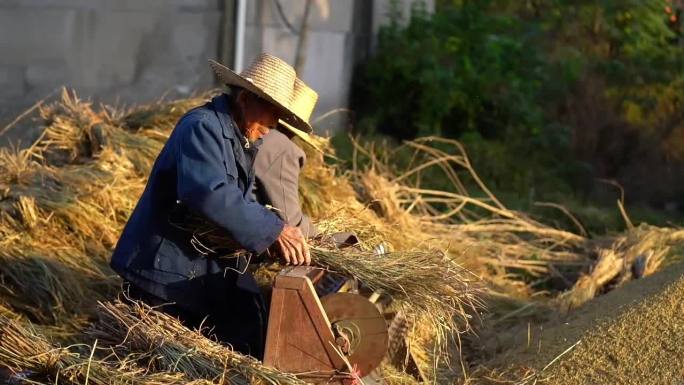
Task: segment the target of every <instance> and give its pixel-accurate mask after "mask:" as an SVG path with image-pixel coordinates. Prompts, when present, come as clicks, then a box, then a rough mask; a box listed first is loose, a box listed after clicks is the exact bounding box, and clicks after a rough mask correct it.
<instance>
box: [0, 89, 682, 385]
mask: <svg viewBox="0 0 684 385" xmlns="http://www.w3.org/2000/svg"><path fill="white" fill-rule="evenodd" d="M206 99H207V95H203V96H200V97H197V98H191V99H185V100H180V101H174V102H167V103H157V104H153V105H149V106H143V107H136V108H134V109H132V110H128V111H118V110H115V109H112V108H110V107H106V106H103V107H100V108H94V107H93V106H92V105H91V104H90V103H88V102H84V101H81V100H79V99H78V98H77V97H76V96H75V95H74V94H73V93H71V92H68V91H66V90H65V91H64V92H63V94H62V98H61V100H60V101H58V102H56V103H53V104H51V105H49V106H47V107H43V108H42V109H41V111H40V118H39V122H41V124H43V125H44V126H45V130H44V131H43V134H42V135H41V136H40V138H39V139H38V140H37V141H36V142H35V143H34V144H33V145H32V146H30V147H28V148H25V149H21V150H19V149H0V317H2V318H0V320H1V324H0V325H1V326H0V327H1V328H2V329H1V330H2V331H1V332H0V333H2V336H3V339H2V342H0V363H3V364H5V365H7V366H9V367H10V368H12V369H13V370H16V371H20V370H31V371H32V372H36V373H40V374H41V375H42V376H43V378H44V379H45V381H49V382H50V383H55V382H56V381H55V379H56V378H57V376H58V375H59V378H60V379H62V380H63V381H64V382H68V383H72V382H73V383H76V382H79V383H83V382H93V383H147V384H153V383H158V384H167V383H168V384H170V383H186V382H191V381H200V382H202V381H208V382H212V383H244V382H246V381H257V382H268V383H297V381H299V380H297V379H296V378H294V377H291V376H288V375H286V374H283V373H277V372H274V371H270V370H269V369H267V368H264V367H262V366H260V364H259V363H258V362H255V361H254V360H251V359H249V358H248V357H244V356H240V355H238V354H237V353H234V352H232V351H230V350H229V349H226V348H225V347H223V346H220V345H217V344H215V343H213V342H211V341H209V340H207V339H206V338H204V337H201V336H200V334H198V333H197V332H196V331H190V330H187V329H185V328H183V327H182V326H181V325H180V324H178V322H177V321H175V320H173V319H171V318H169V317H166V316H164V315H163V314H160V313H158V312H156V311H154V310H153V309H149V308H146V307H145V306H143V305H124V304H121V303H116V302H115V303H111V302H107V301H111V300H112V299H113V298H115V296H116V293H117V291H118V284H119V281H118V278H117V277H116V276H115V275H114V274H113V273H112V272H111V271H110V270H109V268H108V266H107V261H108V258H109V256H110V254H111V250H112V248H113V246H114V245H115V242H116V240H117V238H118V236H119V233H120V231H121V229H122V227H123V225H124V223H125V221H126V219H127V217H128V215H129V214H130V211H131V210H132V209H133V207H134V205H135V203H136V202H137V199H138V197H139V195H140V194H141V192H142V189H143V188H144V184H145V178H146V177H147V175H148V172H149V169H150V168H151V166H152V163H153V161H154V159H155V157H156V154H157V153H158V151H159V150H160V148H161V147H162V145H163V143H164V141H165V140H166V138H167V137H168V135H169V133H170V131H171V129H172V128H173V126H174V124H175V122H176V121H177V120H178V118H179V117H180V116H181V115H182V114H183V113H184V112H185V111H187V110H188V109H190V108H191V107H194V106H197V105H200V104H202V103H203V102H204V101H205V100H206ZM321 141H322V142H321V147H322V148H325V149H326V151H327V155H332V153H331V152H330V150H329V149H328V145H327V143H326V142H325V141H323V140H322V139H321ZM305 148H306V147H305ZM307 151H308V152H309V154H308V155H309V156H308V158H309V161H308V163H307V167H306V168H305V170H304V173H303V175H302V180H301V186H300V193H301V194H302V201H303V204H304V207H305V211H307V212H308V213H309V214H310V215H311V216H312V218H313V219H314V221H315V222H317V224H318V225H319V228H320V229H322V231H323V233H324V234H331V233H333V232H337V231H354V232H355V233H357V234H358V235H359V238H360V239H361V241H362V243H361V245H360V247H358V248H355V249H344V250H337V249H335V248H334V247H332V246H330V244H328V243H327V242H326V241H325V240H324V239H321V240H317V241H316V242H317V243H316V247H315V248H314V251H313V254H314V259H315V261H316V262H317V263H318V264H319V265H321V266H324V267H326V268H328V269H330V270H335V271H338V272H342V273H345V274H348V275H353V276H356V277H358V278H359V279H360V280H361V281H362V282H363V283H364V284H365V285H367V286H368V287H370V288H372V289H376V290H380V291H382V292H384V293H386V294H388V295H391V296H392V297H393V298H394V300H395V305H396V306H398V307H400V308H401V309H402V311H403V312H404V313H406V315H407V317H409V318H411V319H412V320H413V325H416V326H415V327H414V328H413V330H412V331H411V334H410V338H411V345H412V349H413V351H414V352H415V353H416V354H415V356H416V359H417V360H418V361H419V362H418V364H419V365H420V366H421V369H422V370H423V372H424V373H426V374H427V375H428V377H429V378H430V379H434V380H436V381H438V382H454V380H455V379H457V378H462V377H463V376H464V375H465V373H466V372H467V370H468V366H469V365H470V364H471V363H469V362H466V361H465V360H466V358H464V357H463V356H462V354H463V352H464V350H463V346H462V340H461V336H462V335H463V333H466V332H467V331H468V330H470V328H471V327H472V326H473V323H472V319H473V317H477V316H478V315H479V313H480V307H479V297H480V296H479V292H480V290H481V288H482V286H481V285H480V284H479V282H480V281H484V282H486V283H487V284H488V286H487V289H488V291H489V292H490V293H496V295H498V296H500V297H501V296H503V297H510V296H516V297H519V298H529V295H530V294H532V293H534V292H535V291H536V290H537V287H538V286H542V285H544V284H545V283H547V282H549V281H551V280H554V281H558V280H560V281H561V282H564V284H565V285H564V288H568V289H570V288H572V287H573V286H575V285H577V287H584V286H582V285H584V284H582V283H581V282H582V281H583V280H582V279H580V281H579V282H578V278H579V277H580V276H582V275H583V274H584V275H587V276H589V277H592V278H591V282H593V283H592V284H591V285H589V286H591V287H592V289H591V290H589V292H588V294H587V292H586V290H585V291H584V294H583V296H582V298H583V299H582V301H584V300H585V299H586V298H588V297H591V296H593V295H596V294H600V293H602V292H603V291H605V290H607V289H609V288H612V287H615V286H617V285H619V284H621V283H622V282H624V281H626V280H629V279H630V278H631V276H630V275H629V274H627V273H626V271H627V270H621V271H620V272H619V273H618V274H615V275H614V276H611V277H610V278H609V279H606V278H601V277H603V275H605V274H603V273H601V274H599V272H604V271H606V270H610V269H606V268H605V267H601V266H608V267H612V266H616V265H617V263H614V262H610V261H611V260H609V259H607V258H608V257H606V255H609V254H610V253H612V254H613V255H615V256H617V258H618V259H621V260H622V261H623V265H624V266H627V265H628V264H633V263H634V262H635V261H637V260H638V261H640V262H639V263H641V264H644V266H646V267H647V268H646V269H645V270H644V274H648V273H650V272H652V271H654V270H656V269H657V268H658V266H659V265H660V263H661V262H662V261H663V259H664V258H665V256H666V255H667V254H668V253H669V252H670V251H671V250H670V247H671V245H672V244H673V242H677V241H679V240H680V239H681V234H680V233H679V232H678V231H677V230H674V229H656V228H649V227H638V228H635V229H634V230H632V231H631V232H630V233H628V234H626V235H624V236H619V237H613V238H604V239H600V240H590V239H587V237H586V236H585V235H583V234H584V233H583V231H582V230H581V229H578V231H577V232H571V231H567V230H561V229H557V228H554V227H550V226H547V225H544V224H543V223H541V222H539V221H537V220H535V219H534V218H531V217H530V216H528V215H526V214H524V213H520V212H515V211H513V210H510V209H508V208H506V206H505V205H503V204H502V203H501V202H500V201H499V200H498V199H497V198H496V197H495V196H494V195H493V194H492V193H491V192H490V191H489V190H488V188H487V187H486V185H485V184H484V183H483V181H481V180H480V178H479V177H478V176H477V174H476V173H475V171H474V170H473V168H472V166H471V164H470V162H469V160H468V157H467V155H466V153H465V151H464V149H463V148H462V147H461V146H460V144H459V143H457V142H454V141H450V140H445V139H440V138H424V139H419V140H417V141H414V142H408V143H406V144H404V145H403V146H401V147H400V148H398V149H389V148H383V147H374V146H370V145H365V144H363V143H356V146H355V155H354V157H353V159H352V162H351V164H349V165H346V166H345V168H346V170H347V171H345V172H344V173H342V172H341V171H340V170H341V169H339V168H337V167H333V166H330V165H329V164H328V163H329V162H326V161H325V159H324V157H323V156H322V155H321V154H319V153H316V152H313V151H309V149H308V148H307ZM401 154H409V156H399V155H401ZM394 159H409V161H408V162H407V163H404V164H399V163H397V162H396V161H394ZM390 160H392V161H390ZM434 181H442V182H446V185H445V184H442V185H440V186H434V185H433V182H434ZM379 243H384V244H386V245H388V246H389V247H388V248H389V250H390V252H389V253H387V254H384V255H375V254H374V253H373V251H372V250H373V247H374V246H376V245H377V244H379ZM615 260H616V259H615V258H613V259H612V261H615ZM597 261H598V265H597V267H596V268H594V269H593V270H592V268H591V267H592V266H594V265H595V264H596V263H597ZM601 261H608V262H601ZM609 262H610V263H609ZM470 271H472V272H474V274H473V273H471V272H470ZM611 271H612V270H611ZM611 274H612V273H611ZM594 276H596V277H595V278H594ZM598 276H601V277H598ZM587 279H589V278H587ZM587 279H584V281H586V280H587ZM579 291H580V289H577V292H579ZM568 295H570V294H568ZM525 301H527V300H525ZM98 302H102V305H100V306H99V307H98V305H97V304H98ZM523 302H524V301H523ZM579 302H581V301H579ZM579 302H578V301H575V303H579ZM522 306H526V305H522ZM491 310H493V312H492V314H496V311H497V309H491ZM96 319H99V320H100V322H97V323H96V326H92V325H93V322H95V320H96ZM29 321H30V322H31V323H33V324H34V325H35V327H32V326H30V325H29V323H28V322H29ZM87 325H90V326H91V333H90V334H88V335H84V334H83V333H82V332H81V331H82V329H83V328H84V326H87ZM8 338H9V339H8ZM94 338H97V340H98V341H100V342H99V343H100V345H99V347H97V348H96V346H95V345H94V344H95V341H94V340H93V339H94ZM32 341H35V343H33V342H32ZM75 342H82V343H86V345H82V344H81V345H70V347H68V348H60V347H59V346H60V344H65V343H66V344H71V343H75ZM449 342H457V343H456V344H449ZM42 353H45V354H42ZM453 359H457V360H458V361H460V362H459V364H460V365H455V363H454V362H452V361H453ZM143 368H144V369H143ZM391 372H392V370H390V369H387V372H386V373H388V375H387V376H388V377H387V378H388V381H392V382H394V383H411V382H415V380H414V379H412V378H410V377H407V376H405V375H404V374H402V373H394V374H393V375H390V374H389V373H391ZM84 376H85V377H84ZM86 378H88V380H86Z"/></svg>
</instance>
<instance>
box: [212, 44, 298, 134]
mask: <svg viewBox="0 0 684 385" xmlns="http://www.w3.org/2000/svg"><path fill="white" fill-rule="evenodd" d="M209 65H211V68H212V69H213V70H214V73H216V76H217V77H218V78H219V80H220V81H221V82H223V83H224V84H226V85H228V86H236V87H240V88H243V89H245V90H247V91H250V92H252V93H254V94H255V95H257V96H259V97H260V98H262V99H264V100H266V101H268V102H269V103H272V104H273V105H275V106H276V107H278V108H279V109H280V110H281V112H282V115H281V117H280V118H281V120H282V121H285V122H287V123H288V124H290V125H291V126H294V127H296V128H298V129H300V130H303V131H305V132H311V131H312V129H311V125H309V123H308V122H307V121H305V120H302V119H301V118H300V117H299V116H298V115H296V114H295V113H293V111H292V109H291V108H290V107H291V106H290V102H291V100H292V94H293V90H294V86H295V81H296V80H297V75H296V74H295V70H294V68H292V67H291V66H290V65H289V64H287V63H286V62H284V61H283V60H281V59H279V58H277V57H275V56H272V55H269V54H266V53H262V54H261V55H259V57H257V58H256V60H254V62H253V63H252V65H251V66H249V67H248V68H247V69H245V70H244V71H242V72H241V73H240V74H237V73H235V72H234V71H232V70H231V69H230V68H228V67H226V66H224V65H222V64H220V63H218V62H216V61H214V60H209Z"/></svg>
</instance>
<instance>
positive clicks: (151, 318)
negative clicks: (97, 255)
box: [91, 302, 305, 385]
mask: <svg viewBox="0 0 684 385" xmlns="http://www.w3.org/2000/svg"><path fill="white" fill-rule="evenodd" d="M100 309H101V311H100V322H99V323H98V324H97V326H96V330H94V331H92V332H91V333H92V334H93V335H94V336H95V337H98V338H99V339H100V340H101V341H103V342H106V343H107V344H108V345H110V346H113V347H114V348H115V349H116V350H118V351H124V352H126V353H128V354H138V355H140V358H139V359H144V360H145V361H147V364H148V367H150V368H153V370H155V371H158V372H171V373H174V372H178V373H183V374H184V375H185V376H186V377H187V378H189V379H192V380H201V379H204V380H208V381H211V382H212V383H215V384H291V385H303V384H305V382H304V381H303V380H300V379H298V378H297V377H296V376H294V375H291V374H286V373H282V372H279V371H277V370H275V369H273V368H270V367H266V366H264V365H262V364H261V363H260V362H259V361H257V360H256V359H254V358H252V357H250V356H245V355H242V354H240V353H237V352H234V351H233V350H232V349H231V348H230V347H228V346H224V345H221V344H218V343H216V342H214V341H212V340H210V339H208V338H206V337H205V336H204V335H202V334H201V333H200V332H199V331H191V330H188V329H187V328H186V327H184V326H183V325H182V324H181V323H180V322H179V321H178V320H177V319H175V318H173V317H171V316H169V315H167V314H165V313H161V312H158V311H155V310H154V309H152V308H151V307H149V306H147V305H145V304H143V303H134V304H132V305H127V304H124V303H122V302H115V303H104V304H101V308H100Z"/></svg>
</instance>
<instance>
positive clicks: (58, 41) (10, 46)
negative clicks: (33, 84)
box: [0, 7, 76, 66]
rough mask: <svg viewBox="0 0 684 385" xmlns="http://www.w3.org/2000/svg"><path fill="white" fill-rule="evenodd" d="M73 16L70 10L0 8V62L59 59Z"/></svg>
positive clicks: (64, 50)
mask: <svg viewBox="0 0 684 385" xmlns="http://www.w3.org/2000/svg"><path fill="white" fill-rule="evenodd" d="M75 16H76V11H74V10H70V9H46V10H43V9H31V8H16V9H10V8H6V7H3V8H0V65H14V66H19V65H24V64H26V63H30V62H36V61H55V60H63V58H64V57H65V56H67V55H68V54H69V53H68V50H69V48H70V42H71V40H72V38H73V35H74V29H73V24H74V20H75Z"/></svg>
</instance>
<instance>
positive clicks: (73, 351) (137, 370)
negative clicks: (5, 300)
mask: <svg viewBox="0 0 684 385" xmlns="http://www.w3.org/2000/svg"><path fill="white" fill-rule="evenodd" d="M86 348H88V349H86ZM79 350H80V351H79ZM88 350H89V351H88ZM95 352H96V345H93V346H92V347H85V346H80V347H77V346H74V347H70V348H59V347H54V346H52V345H51V344H50V343H49V342H48V341H47V340H46V339H45V338H44V337H43V336H41V335H40V334H39V333H38V332H37V331H36V330H35V329H34V328H32V327H31V326H30V325H24V324H22V323H21V322H20V321H18V320H14V319H10V318H7V317H4V316H2V315H0V363H1V364H2V365H3V366H4V367H7V368H9V369H10V370H12V371H13V372H15V373H21V375H22V376H23V377H27V378H25V379H24V380H22V383H23V382H26V383H35V384H41V383H42V384H67V385H71V384H73V385H82V384H95V385H118V384H121V385H123V384H130V385H175V384H179V385H180V384H189V383H190V381H188V380H187V379H185V378H184V377H183V376H182V375H180V374H177V373H148V372H147V370H145V369H143V368H141V367H139V366H137V365H135V363H134V362H132V361H130V360H128V359H126V358H124V359H120V360H119V359H116V360H114V361H105V360H98V359H96V358H94V353H95ZM17 381H20V380H19V379H17ZM201 383H202V384H208V382H206V381H204V382H194V384H197V385H199V384H201Z"/></svg>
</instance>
